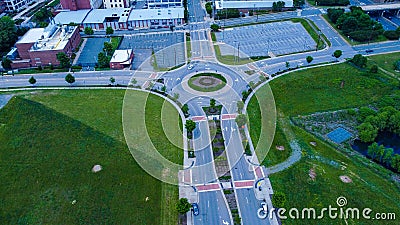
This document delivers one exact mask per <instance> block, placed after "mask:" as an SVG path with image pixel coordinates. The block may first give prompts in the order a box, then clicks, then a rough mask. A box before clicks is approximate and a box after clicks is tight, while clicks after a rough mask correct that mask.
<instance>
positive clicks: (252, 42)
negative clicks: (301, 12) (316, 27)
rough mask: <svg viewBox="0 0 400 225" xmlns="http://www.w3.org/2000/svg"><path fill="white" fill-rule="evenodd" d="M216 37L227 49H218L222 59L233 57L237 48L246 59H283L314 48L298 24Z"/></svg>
mask: <svg viewBox="0 0 400 225" xmlns="http://www.w3.org/2000/svg"><path fill="white" fill-rule="evenodd" d="M216 37H217V41H218V42H223V43H226V44H227V45H229V46H224V45H220V48H221V54H222V55H232V54H233V51H234V50H233V49H237V48H239V50H240V51H241V52H243V53H244V54H246V55H248V56H267V55H269V53H272V54H274V55H285V54H290V53H294V52H301V51H308V50H312V49H315V46H316V43H315V41H314V40H313V39H312V37H311V36H310V35H309V34H308V32H307V31H306V30H305V29H304V27H303V26H302V25H301V24H300V23H293V22H290V21H284V22H275V23H266V24H258V25H252V26H246V27H236V28H231V29H225V30H224V31H222V32H218V33H216ZM230 46H232V47H230Z"/></svg>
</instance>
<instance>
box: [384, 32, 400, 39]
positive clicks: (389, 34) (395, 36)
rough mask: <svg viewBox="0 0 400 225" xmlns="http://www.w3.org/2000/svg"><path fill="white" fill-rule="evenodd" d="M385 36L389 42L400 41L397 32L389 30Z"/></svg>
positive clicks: (399, 35)
mask: <svg viewBox="0 0 400 225" xmlns="http://www.w3.org/2000/svg"><path fill="white" fill-rule="evenodd" d="M383 35H384V36H385V37H386V38H387V39H389V40H398V39H399V38H400V33H398V32H397V31H395V30H387V31H385V32H383Z"/></svg>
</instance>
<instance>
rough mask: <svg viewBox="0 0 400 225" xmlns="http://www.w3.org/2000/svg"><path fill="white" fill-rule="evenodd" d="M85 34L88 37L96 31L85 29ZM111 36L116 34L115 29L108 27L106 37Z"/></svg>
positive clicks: (89, 28)
mask: <svg viewBox="0 0 400 225" xmlns="http://www.w3.org/2000/svg"><path fill="white" fill-rule="evenodd" d="M83 33H85V34H86V35H93V34H94V31H93V29H92V28H91V27H85V29H84V30H83ZM111 34H114V29H113V28H112V27H107V28H106V35H111Z"/></svg>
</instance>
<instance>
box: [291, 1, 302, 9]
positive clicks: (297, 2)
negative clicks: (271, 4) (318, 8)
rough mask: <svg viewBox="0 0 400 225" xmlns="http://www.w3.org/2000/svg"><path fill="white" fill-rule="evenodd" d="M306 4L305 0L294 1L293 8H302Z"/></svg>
mask: <svg viewBox="0 0 400 225" xmlns="http://www.w3.org/2000/svg"><path fill="white" fill-rule="evenodd" d="M304 4H305V1H304V0H293V7H296V8H301V7H302V6H303V5H304Z"/></svg>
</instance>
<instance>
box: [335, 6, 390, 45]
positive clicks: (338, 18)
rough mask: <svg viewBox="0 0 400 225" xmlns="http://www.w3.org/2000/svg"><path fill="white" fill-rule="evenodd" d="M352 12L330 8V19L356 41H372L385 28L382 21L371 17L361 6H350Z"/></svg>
mask: <svg viewBox="0 0 400 225" xmlns="http://www.w3.org/2000/svg"><path fill="white" fill-rule="evenodd" d="M350 10H351V11H350V12H346V13H345V12H344V9H328V17H329V19H330V20H331V21H332V22H333V23H334V24H336V27H337V28H338V29H340V30H342V31H343V33H344V34H345V35H347V36H349V37H350V38H352V39H354V40H356V41H361V42H365V41H371V40H374V39H376V38H377V37H378V36H379V35H380V34H383V32H384V30H383V27H382V25H381V24H380V23H378V22H377V21H375V20H373V19H371V17H370V16H369V15H368V14H366V13H364V11H363V10H362V9H361V8H360V7H353V6H352V7H350Z"/></svg>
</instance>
